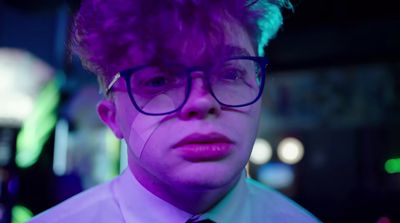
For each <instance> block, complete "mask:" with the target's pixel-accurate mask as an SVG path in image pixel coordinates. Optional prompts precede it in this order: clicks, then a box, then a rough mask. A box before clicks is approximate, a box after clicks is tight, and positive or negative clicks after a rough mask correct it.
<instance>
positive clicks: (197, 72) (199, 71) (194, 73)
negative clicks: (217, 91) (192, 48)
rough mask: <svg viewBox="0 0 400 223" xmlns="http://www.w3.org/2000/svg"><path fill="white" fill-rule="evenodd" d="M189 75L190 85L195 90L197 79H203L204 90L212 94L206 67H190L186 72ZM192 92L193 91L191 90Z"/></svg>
mask: <svg viewBox="0 0 400 223" xmlns="http://www.w3.org/2000/svg"><path fill="white" fill-rule="evenodd" d="M186 72H187V75H188V77H189V80H190V82H191V83H190V85H191V88H193V85H194V83H195V82H196V79H201V80H202V82H203V83H202V84H203V85H202V86H204V89H205V90H207V91H208V92H210V90H211V89H210V86H209V85H210V83H209V80H208V78H209V77H208V76H209V74H208V71H207V68H206V67H201V66H196V67H190V68H188V69H187V70H186ZM190 90H192V89H190Z"/></svg>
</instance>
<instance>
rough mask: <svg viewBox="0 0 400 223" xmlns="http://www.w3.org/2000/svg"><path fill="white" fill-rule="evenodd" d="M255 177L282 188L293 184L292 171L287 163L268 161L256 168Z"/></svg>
mask: <svg viewBox="0 0 400 223" xmlns="http://www.w3.org/2000/svg"><path fill="white" fill-rule="evenodd" d="M257 179H258V180H259V181H260V182H262V183H264V184H266V185H268V186H271V187H273V188H276V189H283V188H287V187H289V186H291V185H292V184H293V182H294V172H293V169H292V167H291V166H289V165H287V164H284V163H268V164H266V165H263V166H262V167H260V169H258V173H257Z"/></svg>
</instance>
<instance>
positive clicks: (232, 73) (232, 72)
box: [220, 68, 244, 81]
mask: <svg viewBox="0 0 400 223" xmlns="http://www.w3.org/2000/svg"><path fill="white" fill-rule="evenodd" d="M243 76H244V72H243V71H242V70H240V69H236V68H228V69H225V70H223V71H222V73H221V76H220V78H221V79H223V80H227V81H236V80H239V79H242V78H243Z"/></svg>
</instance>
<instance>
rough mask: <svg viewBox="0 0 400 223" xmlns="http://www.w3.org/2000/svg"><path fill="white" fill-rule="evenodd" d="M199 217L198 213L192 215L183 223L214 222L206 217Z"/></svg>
mask: <svg viewBox="0 0 400 223" xmlns="http://www.w3.org/2000/svg"><path fill="white" fill-rule="evenodd" d="M199 218H200V216H199V215H197V216H193V217H192V218H190V219H188V220H187V221H186V222H185V223H216V222H215V221H213V220H210V219H208V218H206V219H199Z"/></svg>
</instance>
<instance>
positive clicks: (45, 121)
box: [15, 81, 60, 168]
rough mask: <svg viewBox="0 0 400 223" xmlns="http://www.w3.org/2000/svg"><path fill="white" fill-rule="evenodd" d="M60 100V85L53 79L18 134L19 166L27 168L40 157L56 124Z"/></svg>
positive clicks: (17, 157)
mask: <svg viewBox="0 0 400 223" xmlns="http://www.w3.org/2000/svg"><path fill="white" fill-rule="evenodd" d="M59 101H60V93H59V89H58V85H57V83H56V82H55V81H51V82H49V83H48V84H47V86H45V87H44V89H43V90H42V92H41V93H40V95H39V96H38V99H37V101H36V104H35V106H34V110H33V112H32V114H31V115H30V116H29V117H28V119H27V120H26V121H25V122H24V124H23V126H22V128H21V131H20V132H19V134H18V136H17V150H16V156H15V162H16V164H17V166H18V167H20V168H27V167H29V166H31V165H33V164H34V163H35V162H36V161H37V159H38V158H39V155H40V153H41V152H42V148H43V145H44V144H45V143H46V141H47V139H48V138H49V136H50V134H51V130H52V129H53V128H54V126H55V124H56V121H57V116H56V113H55V111H56V108H57V105H58V102H59Z"/></svg>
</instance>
